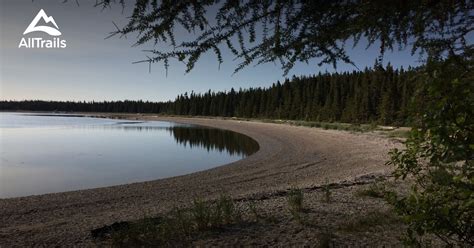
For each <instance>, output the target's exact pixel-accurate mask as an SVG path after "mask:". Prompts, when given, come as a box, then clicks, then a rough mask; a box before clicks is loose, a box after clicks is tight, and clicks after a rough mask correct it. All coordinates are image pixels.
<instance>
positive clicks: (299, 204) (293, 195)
mask: <svg viewBox="0 0 474 248" xmlns="http://www.w3.org/2000/svg"><path fill="white" fill-rule="evenodd" d="M303 200H304V193H303V191H302V190H301V189H298V188H292V189H290V191H289V192H288V208H289V210H290V213H291V214H292V215H293V217H294V218H295V219H296V220H300V218H301V216H300V214H301V212H302V211H303Z"/></svg>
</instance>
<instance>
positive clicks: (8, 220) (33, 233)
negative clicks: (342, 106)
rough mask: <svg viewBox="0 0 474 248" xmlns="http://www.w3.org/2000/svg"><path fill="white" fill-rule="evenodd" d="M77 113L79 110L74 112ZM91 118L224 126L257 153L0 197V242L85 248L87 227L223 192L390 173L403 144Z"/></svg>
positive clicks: (230, 124) (329, 134)
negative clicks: (129, 180)
mask: <svg viewBox="0 0 474 248" xmlns="http://www.w3.org/2000/svg"><path fill="white" fill-rule="evenodd" d="M75 114H76V113H75ZM84 115H86V116H91V117H104V118H117V119H118V118H120V119H130V120H145V121H147V120H149V121H153V120H155V121H160V120H161V121H172V122H177V123H185V124H194V125H203V126H209V127H214V128H222V129H227V130H230V131H235V132H239V133H242V134H244V135H247V136H249V137H251V138H253V139H254V140H256V141H257V142H258V143H259V146H260V150H259V151H257V152H256V153H255V154H253V155H251V156H249V157H246V158H244V159H242V160H239V161H236V162H234V163H231V164H227V165H222V166H219V167H216V168H213V169H209V170H205V171H200V172H196V173H192V174H188V175H183V176H177V177H171V178H165V179H159V180H154V181H148V182H141V183H133V184H125V185H118V186H111V187H105V188H97V189H89V190H79V191H72V192H63V193H54V194H46V195H38V196H29V197H20V198H10V199H1V200H0V244H2V245H5V247H9V246H31V245H46V246H53V245H77V246H90V245H92V244H93V243H92V239H91V236H90V230H92V229H94V228H98V227H101V226H103V225H109V224H112V223H114V222H117V221H126V220H135V219H139V218H143V217H144V216H153V215H157V214H160V213H164V212H166V211H169V210H170V209H172V208H173V207H175V206H187V205H189V204H190V203H191V201H192V199H194V198H196V197H202V198H204V199H207V200H211V199H215V198H217V197H218V196H219V195H220V194H222V193H227V194H229V195H231V196H232V197H233V198H238V199H246V198H252V197H254V196H256V195H272V194H273V193H275V192H280V191H285V190H287V189H288V188H290V187H295V186H296V187H299V188H315V187H318V186H320V185H322V184H324V183H326V182H329V183H348V182H353V181H357V180H358V179H360V178H364V177H367V176H373V175H382V176H383V175H388V174H389V173H390V171H391V169H390V168H389V167H387V166H385V165H384V163H385V161H386V160H387V158H388V156H387V152H388V151H389V150H390V149H391V148H394V147H399V146H400V144H399V143H398V142H396V141H394V140H391V139H387V138H385V137H380V136H378V135H374V134H370V133H367V134H365V133H362V134H361V133H358V134H354V133H350V132H346V131H334V130H323V129H319V128H308V127H296V126H290V125H281V124H271V123H263V122H247V121H239V120H222V119H217V118H216V119H208V118H184V117H163V116H156V115H137V114H103V113H97V114H95V113H84Z"/></svg>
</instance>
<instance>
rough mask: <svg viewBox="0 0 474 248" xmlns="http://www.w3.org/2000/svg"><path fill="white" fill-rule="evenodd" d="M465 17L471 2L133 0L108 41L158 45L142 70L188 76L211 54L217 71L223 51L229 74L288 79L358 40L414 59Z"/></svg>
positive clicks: (337, 56)
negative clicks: (277, 72)
mask: <svg viewBox="0 0 474 248" xmlns="http://www.w3.org/2000/svg"><path fill="white" fill-rule="evenodd" d="M114 2H121V3H122V7H126V4H125V2H124V1H123V0H121V1H114V0H104V1H100V3H98V4H97V5H99V6H102V7H104V8H106V7H109V6H110V5H111V3H114ZM471 11H472V2H471V1H448V0H445V1H422V0H414V1H402V2H400V1H375V0H372V1H323V0H313V1H280V0H248V1H233V0H217V1H214V0H212V1H211V0H203V1H184V2H179V3H176V2H175V1H157V0H140V1H136V2H135V3H134V4H133V10H132V15H131V17H130V18H129V19H127V21H128V23H127V24H126V25H124V26H123V27H117V30H116V31H114V32H112V33H111V36H114V35H118V36H120V37H123V36H127V35H128V34H131V35H132V36H137V38H136V43H135V45H143V44H147V43H152V44H157V43H160V44H161V45H160V46H156V47H159V48H160V49H153V50H149V51H148V52H149V56H147V59H145V60H143V62H148V63H155V62H162V63H163V64H164V65H165V68H168V66H169V60H170V59H175V60H177V61H179V62H182V63H185V64H186V71H187V72H189V71H190V70H192V69H193V68H194V65H195V64H196V62H197V61H198V60H199V59H200V58H201V57H202V55H204V54H205V53H207V52H211V53H214V54H215V57H216V60H217V61H218V62H219V65H220V64H221V63H223V61H224V58H223V56H222V51H221V50H222V49H227V50H228V51H230V52H231V53H232V54H233V55H234V57H235V59H236V60H237V61H238V62H239V64H238V66H237V68H236V69H235V71H236V72H237V71H239V70H241V69H242V68H245V67H247V66H249V65H252V64H262V63H276V62H280V63H281V67H282V70H283V71H284V72H285V73H287V72H289V70H290V69H291V68H292V67H293V66H294V65H295V64H296V63H297V62H303V63H309V62H310V61H311V59H313V58H317V59H319V63H318V64H319V65H321V64H332V65H333V66H334V67H335V66H336V62H338V61H343V62H345V63H352V61H351V60H350V58H349V57H348V55H347V53H346V47H347V45H349V46H350V45H352V44H346V43H347V41H354V42H355V43H356V44H357V43H358V42H359V40H360V39H361V38H362V39H364V40H367V41H368V45H369V46H370V45H376V46H379V47H380V53H381V54H382V55H383V54H384V52H385V51H386V50H393V49H394V47H399V48H403V47H406V46H407V45H408V44H409V43H410V44H411V45H412V47H413V51H414V52H415V51H417V50H420V51H422V52H424V51H427V50H428V47H440V46H442V45H443V44H444V43H446V42H454V41H455V40H452V37H458V36H461V35H463V34H464V35H465V34H466V30H465V29H463V27H465V26H466V23H467V25H469V24H471V22H470V21H471V19H470V15H471V14H472V13H471ZM459 20H467V21H459ZM177 30H180V31H181V30H185V31H186V32H187V34H188V35H189V36H191V37H189V36H187V35H186V32H185V33H184V34H183V35H180V36H179V37H178V36H175V33H176V31H177ZM440 33H442V34H443V35H442V36H440V35H439V34H440ZM432 37H435V38H432ZM378 41H380V43H379V42H378ZM440 44H441V45H440ZM167 47H169V48H170V49H165V48H167ZM430 52H438V53H441V54H442V52H443V50H442V49H431V50H430ZM385 107H387V108H389V107H390V106H388V105H386V106H385Z"/></svg>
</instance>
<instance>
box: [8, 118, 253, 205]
mask: <svg viewBox="0 0 474 248" xmlns="http://www.w3.org/2000/svg"><path fill="white" fill-rule="evenodd" d="M257 150H258V144H257V143H256V142H255V141H254V140H253V139H251V138H249V137H247V136H245V135H242V134H239V133H235V132H231V131H225V130H220V129H213V128H206V127H201V126H193V125H185V124H177V123H172V122H161V121H147V122H140V121H125V120H112V119H100V118H84V117H77V116H60V115H37V114H25V113H0V198H8V197H17V196H27V195H34V194H43V193H52V192H62V191H69V190H78V189H87V188H95V187H102V186H110V185H118V184H124V183H131V182H140V181H147V180H153V179H158V178H165V177H172V176H177V175H184V174H187V173H191V172H196V171H200V170H205V169H209V168H212V167H215V166H218V165H223V164H226V163H230V162H234V161H236V160H239V159H242V158H244V157H246V156H248V155H250V154H252V153H254V152H256V151H257Z"/></svg>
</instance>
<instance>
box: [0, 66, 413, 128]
mask: <svg viewBox="0 0 474 248" xmlns="http://www.w3.org/2000/svg"><path fill="white" fill-rule="evenodd" d="M416 75H417V70H415V69H412V68H408V69H407V70H404V69H403V68H402V69H393V68H392V67H391V66H390V65H388V66H387V67H386V68H380V67H379V68H377V69H365V70H364V71H353V72H345V73H332V74H330V73H320V74H318V75H313V76H303V77H293V78H292V79H291V80H290V79H286V80H285V81H284V82H283V83H280V82H276V83H274V84H273V85H272V86H270V87H268V88H260V87H259V88H249V89H240V90H238V91H236V90H234V89H231V90H230V91H226V92H212V91H211V90H209V91H208V92H206V93H203V94H200V93H194V92H191V93H190V94H188V93H184V94H182V95H179V96H178V97H177V98H176V99H175V100H174V101H168V102H148V101H111V102H109V101H105V102H94V101H92V102H58V101H0V110H4V111H5V110H26V111H76V112H120V113H122V112H123V113H159V114H171V115H192V116H196V115H201V116H225V117H243V118H270V119H292V120H308V121H328V122H331V121H337V122H350V123H369V122H377V123H380V124H395V125H403V124H408V122H409V115H410V106H411V104H410V101H411V99H412V97H413V95H414V92H415V90H416V88H417V86H416V80H415V77H416Z"/></svg>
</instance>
